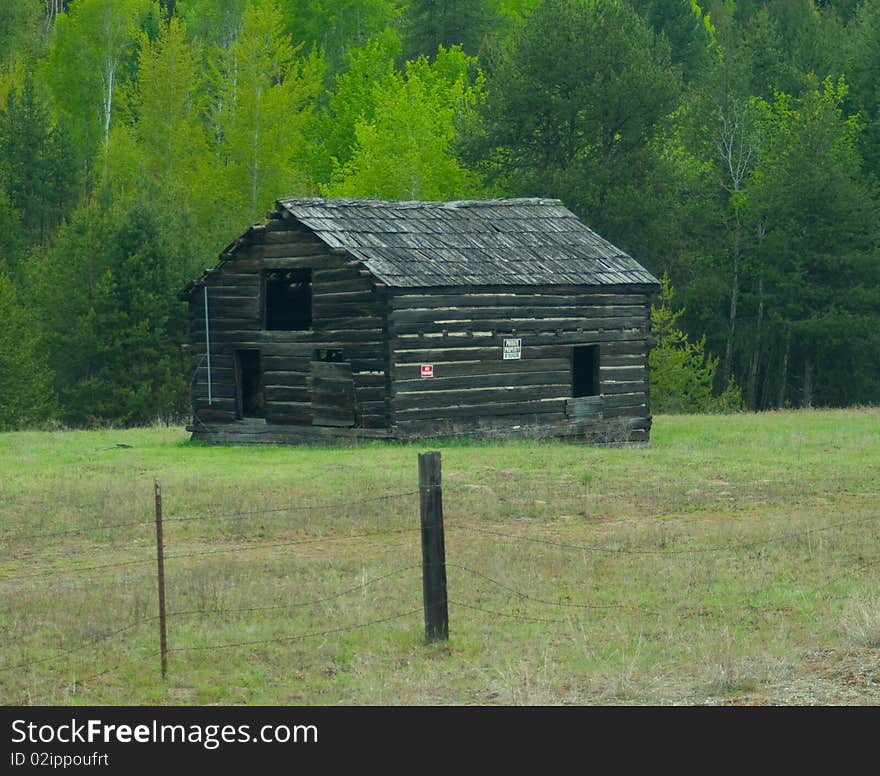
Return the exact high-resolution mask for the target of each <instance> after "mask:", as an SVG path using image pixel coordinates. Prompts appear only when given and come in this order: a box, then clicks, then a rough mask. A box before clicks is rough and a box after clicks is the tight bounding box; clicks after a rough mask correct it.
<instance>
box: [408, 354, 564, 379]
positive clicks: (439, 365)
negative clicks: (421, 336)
mask: <svg viewBox="0 0 880 776" xmlns="http://www.w3.org/2000/svg"><path fill="white" fill-rule="evenodd" d="M422 363H428V364H433V366H434V374H435V375H436V378H441V377H457V376H461V375H487V374H491V375H517V374H522V373H531V372H538V373H540V372H559V371H563V370H570V369H571V360H570V359H568V358H526V359H513V360H509V361H503V360H498V359H497V358H492V359H486V360H482V361H476V360H457V361H425V362H415V363H411V364H396V365H395V366H394V372H393V378H394V380H395V381H400V380H410V379H416V378H419V379H421V364H422ZM436 378H433V379H436Z"/></svg>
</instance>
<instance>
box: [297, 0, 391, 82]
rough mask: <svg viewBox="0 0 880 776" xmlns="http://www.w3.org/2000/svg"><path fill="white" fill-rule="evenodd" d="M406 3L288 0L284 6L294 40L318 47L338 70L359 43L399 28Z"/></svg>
mask: <svg viewBox="0 0 880 776" xmlns="http://www.w3.org/2000/svg"><path fill="white" fill-rule="evenodd" d="M402 5H403V3H402V2H400V0H286V2H283V3H281V9H282V13H283V14H284V24H285V29H286V30H287V31H288V32H289V33H290V35H291V38H292V39H293V41H294V43H299V42H301V41H302V42H304V43H305V46H306V48H307V49H310V48H312V47H313V46H316V47H318V48H319V49H321V50H322V51H323V52H324V55H325V57H326V58H327V60H328V63H329V64H330V65H331V66H332V67H333V68H334V69H335V68H338V67H339V66H340V65H341V63H342V62H344V61H345V59H346V58H347V56H348V55H349V54H350V53H351V52H352V51H353V50H355V49H357V48H358V47H359V46H362V45H363V44H364V43H366V42H367V41H369V40H371V39H373V38H374V37H376V36H379V35H382V34H383V33H384V32H386V31H387V32H392V31H394V30H396V29H397V27H398V25H399V19H400V15H401V12H402Z"/></svg>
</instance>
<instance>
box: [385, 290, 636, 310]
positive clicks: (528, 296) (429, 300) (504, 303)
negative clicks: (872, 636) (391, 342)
mask: <svg viewBox="0 0 880 776" xmlns="http://www.w3.org/2000/svg"><path fill="white" fill-rule="evenodd" d="M538 288H540V290H538ZM577 289H578V287H568V288H564V287H563V288H561V289H560V290H561V293H554V291H553V290H552V289H547V288H546V287H534V288H532V289H531V290H525V291H517V290H515V289H513V288H503V287H502V288H501V290H500V291H491V290H490V289H486V290H485V291H483V289H481V290H480V293H473V292H472V293H461V292H459V293H444V291H443V290H442V289H438V290H437V291H436V292H434V293H431V294H425V293H412V294H410V293H406V292H405V291H402V290H399V289H395V290H394V291H393V292H392V300H393V301H392V309H393V310H404V309H410V310H414V309H431V308H436V307H448V308H473V307H510V306H519V305H520V304H521V302H522V301H523V300H528V304H530V305H532V306H542V307H544V306H551V307H554V306H555V307H558V306H563V307H565V306H569V305H573V304H574V305H600V306H601V305H612V306H613V305H647V304H648V302H649V297H648V296H647V295H645V294H634V293H626V292H624V293H620V294H617V293H614V292H613V291H612V290H611V289H610V288H609V289H608V291H609V292H608V293H600V294H597V293H595V291H594V292H592V293H590V292H589V291H580V290H577Z"/></svg>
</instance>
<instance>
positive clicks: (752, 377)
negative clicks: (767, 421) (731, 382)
mask: <svg viewBox="0 0 880 776" xmlns="http://www.w3.org/2000/svg"><path fill="white" fill-rule="evenodd" d="M763 326H764V278H762V277H759V278H758V317H757V321H756V323H755V344H754V348H753V349H752V363H751V365H750V366H749V384H748V387H747V389H746V393H747V395H748V397H749V403H750V404H751V407H752V410H753V411H755V412H757V411H758V396H757V390H758V361H759V360H760V357H761V337H762V336H763V331H762V329H763Z"/></svg>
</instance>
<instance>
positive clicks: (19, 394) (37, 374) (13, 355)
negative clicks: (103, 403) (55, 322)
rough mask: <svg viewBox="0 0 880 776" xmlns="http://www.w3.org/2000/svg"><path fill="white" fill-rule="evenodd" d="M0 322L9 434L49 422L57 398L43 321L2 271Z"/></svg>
mask: <svg viewBox="0 0 880 776" xmlns="http://www.w3.org/2000/svg"><path fill="white" fill-rule="evenodd" d="M0 320H2V321H3V325H2V326H0V431H6V430H8V429H11V428H18V427H23V426H27V425H30V424H34V423H39V422H40V421H45V420H46V419H47V418H48V417H49V416H50V415H51V414H52V412H53V407H54V396H53V393H52V376H51V372H50V370H49V366H48V361H47V358H46V353H45V350H44V349H43V343H42V341H41V338H40V334H39V321H38V320H36V319H35V317H34V315H33V313H32V311H31V310H29V309H28V308H27V307H25V305H23V304H22V303H21V301H20V299H19V295H18V293H17V291H16V288H15V285H14V284H13V282H12V280H11V279H10V278H9V276H8V275H5V274H3V272H2V271H0Z"/></svg>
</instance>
